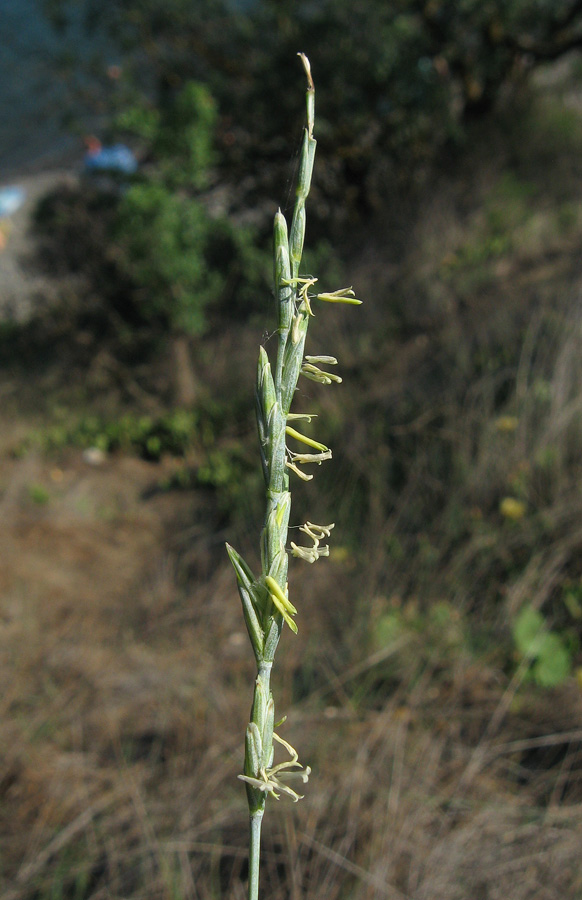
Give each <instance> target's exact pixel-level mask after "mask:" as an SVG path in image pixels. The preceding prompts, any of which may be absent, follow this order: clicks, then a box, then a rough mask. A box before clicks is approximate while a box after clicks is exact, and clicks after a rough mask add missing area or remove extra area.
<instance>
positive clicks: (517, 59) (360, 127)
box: [52, 0, 582, 214]
mask: <svg viewBox="0 0 582 900" xmlns="http://www.w3.org/2000/svg"><path fill="white" fill-rule="evenodd" d="M52 6H53V10H54V7H55V4H54V3H53V4H52ZM60 6H62V4H60ZM56 7H57V8H58V7H59V3H57V4H56ZM85 9H86V12H87V21H88V23H89V24H91V25H93V26H95V25H96V24H98V25H99V27H101V28H104V29H105V30H107V31H108V32H109V33H110V34H111V35H112V37H113V39H114V40H116V41H117V42H118V43H119V45H120V47H121V48H122V50H123V52H124V54H125V59H126V71H127V77H128V79H131V78H132V77H133V78H134V79H135V81H136V83H137V84H140V83H144V84H146V85H147V86H148V96H149V98H150V102H151V98H152V97H153V98H154V102H153V106H154V108H155V110H156V111H157V113H156V114H157V115H159V116H160V122H161V121H162V120H164V123H165V124H164V129H169V133H170V134H172V133H173V129H174V127H175V125H176V124H177V123H179V122H180V121H181V106H175V105H174V106H173V114H172V116H169V117H168V116H167V114H166V111H167V109H168V108H169V107H171V106H172V104H173V103H174V98H175V95H176V93H177V92H179V91H180V90H182V88H183V86H184V85H186V84H187V83H188V82H189V81H190V80H192V79H195V80H196V81H200V82H203V83H205V84H206V85H207V86H208V87H209V88H210V90H211V92H212V95H213V96H214V97H216V99H217V101H218V105H219V108H220V112H221V126H220V129H219V131H220V141H221V144H222V149H223V151H224V154H225V156H224V158H225V160H226V161H227V162H228V165H229V167H230V170H231V172H232V170H233V168H236V169H237V170H238V172H239V173H243V172H244V174H245V175H248V173H249V171H253V172H254V175H255V178H254V179H253V183H254V184H255V185H257V184H258V185H260V186H261V187H262V189H264V195H265V196H267V195H268V194H267V192H270V189H271V188H270V184H269V179H270V178H271V177H272V176H273V174H275V173H276V172H277V167H278V165H281V163H286V162H287V159H288V157H287V156H286V157H285V159H284V160H282V159H281V157H280V154H281V148H282V147H283V146H284V145H285V143H284V142H285V141H286V139H287V135H289V134H292V133H293V127H294V125H295V122H296V121H297V119H298V116H299V105H298V104H297V102H296V98H295V97H294V96H293V92H292V91H289V90H288V85H289V79H290V78H292V74H293V64H294V63H293V60H294V56H295V53H296V52H297V50H298V48H301V49H303V50H304V51H305V52H306V53H307V54H308V55H309V56H310V57H311V58H312V59H313V60H314V62H315V61H317V70H318V76H319V79H320V80H321V83H322V84H325V86H326V88H325V93H324V94H323V96H322V97H321V102H320V106H319V109H318V118H319V138H320V154H322V155H324V156H326V157H328V158H329V159H330V160H333V164H331V165H329V166H328V167H327V168H326V172H325V176H321V177H320V179H319V185H318V189H319V190H320V191H322V192H324V193H331V194H336V195H337V194H338V193H339V192H341V193H342V195H343V196H342V200H343V205H344V207H346V210H345V212H348V211H350V210H349V207H350V206H351V205H352V201H354V200H359V201H361V202H363V203H365V204H366V205H368V206H377V205H378V203H379V201H380V200H381V197H382V194H384V193H385V192H386V191H388V190H392V189H393V187H394V184H395V182H399V181H401V179H402V178H404V179H405V180H407V181H410V178H411V176H416V175H418V174H419V173H420V172H421V171H422V170H423V169H424V168H425V167H426V164H427V163H428V162H430V161H431V160H432V159H433V158H434V156H435V154H438V153H439V151H440V150H441V148H443V146H445V145H446V144H448V143H450V142H451V141H452V142H458V141H459V140H460V139H462V137H463V133H464V125H465V122H466V120H467V118H468V117H469V116H471V115H472V114H473V113H477V112H482V111H484V110H487V109H489V108H491V106H492V105H493V104H494V103H495V101H496V100H497V98H498V96H499V94H500V92H501V90H502V89H503V88H505V87H506V86H507V85H508V84H511V83H516V82H519V81H521V80H522V79H523V77H524V75H525V74H526V73H527V72H528V71H529V70H530V69H531V68H532V67H533V66H534V65H536V64H537V63H540V62H543V61H544V60H546V59H552V58H555V57H557V56H559V55H560V54H561V53H564V52H566V51H567V50H569V49H571V48H572V47H573V46H579V44H580V42H581V38H580V25H581V21H582V9H581V8H580V5H579V4H578V3H577V2H575V0H511V2H503V0H490V2H482V0H461V2H456V0H398V2H395V3H386V2H383V0H361V2H358V3H357V4H354V3H353V2H348V0H320V2H317V3H314V2H312V0H256V2H251V3H247V4H234V3H232V2H229V0H199V2H196V3H189V2H183V0H168V2H166V0H164V2H162V0H150V2H148V3H141V2H137V0H113V2H110V3H108V4H97V3H95V2H92V0H88V2H87V3H86V4H85ZM242 111H244V112H242ZM182 124H183V123H182ZM187 133H188V132H187V129H185V130H184V134H187ZM158 139H160V135H158ZM172 140H173V138H172ZM172 152H173V153H175V152H176V147H175V146H174V147H173V150H172ZM181 152H182V151H181ZM186 157H187V153H186ZM346 189H348V194H347V196H346V193H345V192H346ZM346 200H347V204H346ZM344 214H345V213H344Z"/></svg>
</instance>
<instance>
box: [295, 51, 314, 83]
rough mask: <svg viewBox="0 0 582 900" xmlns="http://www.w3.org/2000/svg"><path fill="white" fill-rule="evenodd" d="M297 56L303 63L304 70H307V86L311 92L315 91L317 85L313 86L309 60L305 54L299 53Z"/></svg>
mask: <svg viewBox="0 0 582 900" xmlns="http://www.w3.org/2000/svg"><path fill="white" fill-rule="evenodd" d="M297 56H299V57H300V59H301V62H302V63H303V68H304V69H305V74H306V75H307V84H308V86H309V90H310V91H314V90H315V85H314V84H313V78H312V77H311V64H310V62H309V60H308V59H307V57H306V55H305V53H298V54H297Z"/></svg>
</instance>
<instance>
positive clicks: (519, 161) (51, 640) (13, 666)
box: [0, 94, 582, 900]
mask: <svg viewBox="0 0 582 900" xmlns="http://www.w3.org/2000/svg"><path fill="white" fill-rule="evenodd" d="M556 98H557V94H552V97H551V104H553V103H554V102H556V103H557V102H558V101H557V99H556ZM566 100H567V97H566ZM547 102H548V101H547V99H546V100H544V98H543V96H542V100H541V101H540V103H541V105H539V104H538V105H537V106H534V107H533V113H532V115H533V116H534V117H536V120H537V124H536V129H535V131H534V132H531V131H530V132H528V131H526V130H525V129H526V128H527V123H524V122H523V121H522V122H521V124H520V128H521V129H522V130H521V131H519V133H518V134H517V135H516V133H515V131H512V130H511V128H509V126H507V122H506V123H505V126H504V127H503V128H502V127H501V126H499V128H500V133H499V134H497V135H496V136H495V137H494V138H492V137H491V136H489V139H488V141H489V143H482V144H481V147H480V149H476V151H475V153H474V155H473V157H472V159H471V161H470V162H469V163H467V164H466V166H465V167H464V169H463V170H462V171H460V172H458V173H456V175H455V176H454V177H451V176H447V177H443V178H442V180H441V181H439V183H438V184H437V185H435V186H433V188H432V190H431V198H430V202H427V203H426V204H425V205H424V209H423V215H422V216H420V217H419V218H418V219H417V220H415V222H414V223H412V224H411V225H410V226H407V228H406V233H405V234H404V233H401V234H400V240H401V245H400V247H396V249H394V247H395V244H394V241H395V240H397V239H398V238H399V234H398V227H395V228H394V229H393V231H391V232H390V233H389V234H388V233H387V234H382V233H379V234H377V235H376V238H375V240H374V241H373V242H370V243H369V244H368V245H367V249H366V250H365V252H363V254H362V256H361V258H360V259H359V260H358V261H357V262H354V263H352V270H351V272H350V280H352V279H353V281H354V283H355V284H357V285H358V289H359V291H358V292H359V293H360V294H362V295H363V296H365V297H366V299H367V301H368V302H367V305H366V307H363V308H362V316H361V319H360V320H359V322H358V324H357V325H356V326H354V324H353V323H354V315H355V314H354V313H350V315H347V314H346V315H338V316H337V317H334V316H333V314H328V313H327V311H322V312H321V314H319V313H318V317H317V320H316V322H315V329H314V335H313V346H314V348H315V349H316V350H321V352H331V350H332V348H333V351H334V352H337V355H338V357H339V358H340V360H341V362H342V369H343V371H342V374H344V375H345V376H346V380H345V383H344V385H342V387H341V391H339V390H338V392H336V393H332V392H331V391H330V392H328V393H327V394H326V395H325V396H323V397H322V398H321V399H319V398H316V399H315V398H314V402H317V403H318V404H319V405H320V412H321V414H322V418H323V419H324V421H325V423H326V424H325V426H322V428H323V427H325V428H328V433H329V432H331V433H333V434H334V439H333V440H331V443H332V445H333V446H334V452H335V455H336V461H335V462H334V463H333V466H335V468H334V469H333V470H332V474H331V476H329V475H326V474H325V473H323V472H322V473H321V476H320V479H319V481H320V486H321V487H320V490H319V491H318V490H317V489H316V490H315V491H314V490H313V489H312V488H311V487H308V488H305V489H303V488H299V489H298V490H297V500H296V509H297V513H296V515H297V518H298V519H299V518H300V513H299V510H303V509H309V510H310V514H312V515H313V517H314V518H315V520H316V521H319V520H321V521H327V520H328V519H329V518H335V520H336V522H337V523H338V524H337V527H336V532H337V535H336V534H335V533H334V537H335V544H336V552H335V555H333V554H332V557H331V559H330V560H329V563H327V564H326V563H325V562H323V563H320V564H318V565H317V566H315V567H313V568H311V567H308V566H305V565H301V563H296V564H295V565H294V566H293V569H292V573H291V579H292V584H293V588H292V590H293V594H294V597H296V598H297V606H298V608H299V617H298V619H299V635H298V637H297V638H294V637H293V635H291V634H290V633H289V632H287V633H286V634H285V636H284V638H283V643H282V646H281V650H280V653H279V656H278V660H277V670H276V673H275V684H274V690H275V696H276V702H277V706H278V711H279V712H280V713H281V714H284V713H287V715H288V722H287V723H286V725H285V726H284V727H283V734H284V736H285V737H287V738H288V739H289V740H290V741H291V742H292V743H293V744H294V745H295V746H297V747H298V749H299V750H300V754H301V758H302V760H303V761H305V762H306V763H309V764H310V765H311V766H312V768H313V777H312V780H311V781H310V783H309V785H308V787H307V789H306V799H305V800H304V801H302V803H300V804H298V805H297V806H292V805H290V804H286V803H285V801H284V800H282V801H280V803H275V802H270V804H269V809H268V816H267V819H266V822H265V839H264V853H263V875H262V878H263V891H264V896H265V897H270V898H272V900H276V898H280V900H283V898H285V900H287V898H288V900H299V898H300V897H301V898H305V900H310V898H318V900H321V898H326V900H347V898H350V900H376V898H378V900H379V898H384V897H387V898H396V900H398V898H405V897H407V898H414V900H441V898H442V900H445V898H446V900H457V898H458V900H497V898H505V897H511V898H512V900H545V898H547V900H558V898H560V900H561V898H572V900H575V898H579V897H580V896H582V858H581V855H580V846H581V842H582V750H581V747H582V694H581V690H580V683H579V680H578V679H577V678H576V677H575V675H572V676H571V677H569V678H567V679H566V680H565V682H564V683H563V684H562V685H560V686H559V687H556V688H554V689H552V690H548V689H542V688H539V687H536V686H535V685H534V684H532V682H531V681H528V680H527V678H526V676H527V668H528V667H527V665H526V664H525V663H523V662H521V663H520V661H519V659H518V658H517V657H516V654H515V651H514V648H513V644H512V639H511V623H512V621H513V619H514V617H515V615H516V614H517V612H518V611H519V609H520V608H521V607H522V606H523V605H524V603H526V602H528V603H531V604H532V605H534V606H535V607H536V608H539V609H541V610H543V611H544V614H545V615H546V616H547V617H548V621H549V622H550V624H551V625H554V623H557V624H558V625H559V624H560V622H562V619H563V617H564V613H563V603H562V602H561V597H562V594H563V590H564V585H567V584H577V583H578V582H579V580H580V578H581V576H582V566H581V563H580V558H581V557H580V551H581V550H582V526H581V522H582V494H581V492H580V484H581V481H580V478H581V475H582V466H581V465H580V438H581V427H582V425H581V422H582V418H581V414H582V401H581V399H580V398H581V396H582V393H581V392H582V368H581V364H580V360H581V359H582V353H581V351H582V329H581V323H582V317H581V313H580V297H581V295H582V266H581V265H580V260H579V247H580V243H581V240H582V217H581V216H580V213H579V209H580V200H581V199H582V169H581V166H580V162H579V159H580V156H579V152H578V151H579V150H580V149H582V132H581V130H580V129H581V128H582V125H581V124H580V121H579V120H578V119H577V118H576V116H574V117H572V115H570V112H569V111H568V107H567V105H566V106H562V107H561V108H562V109H563V118H562V120H560V121H561V123H562V124H561V128H562V131H561V132H559V133H557V134H556V128H557V124H556V119H555V118H554V119H552V118H551V115H550V113H552V115H553V111H552V109H553V108H552V109H550V110H549V111H548V107H547V106H544V103H546V104H547ZM564 102H565V101H564ZM564 110H565V111H564ZM544 116H545V118H544ZM544 123H545V124H544ZM544 127H545V131H544ZM504 129H505V130H504ZM535 135H538V138H537V140H538V144H537V145H536V143H535V139H534V137H535ZM502 141H503V142H504V143H502ZM494 143H496V147H495V149H493V146H492V145H493V144H494ZM544 154H545V155H544ZM529 184H533V185H534V190H533V193H532V192H531V190H530V189H529V188H528V187H527V185H529ZM524 185H525V187H524ZM469 189H470V192H471V193H470V196H469V195H468V191H469ZM560 223H562V224H560ZM379 231H380V232H381V229H380V230H379ZM398 256H400V257H401V258H400V259H398V258H397V257H398ZM324 313H325V324H324V323H323V322H322V321H321V320H323V318H324ZM259 337H260V335H258V334H257V333H256V329H255V328H254V327H245V329H244V330H243V332H242V334H241V331H240V330H239V331H238V332H237V334H236V335H235V334H231V333H230V332H228V331H226V333H224V334H223V335H222V337H221V338H220V339H216V341H215V342H214V343H213V344H212V345H211V346H209V347H207V348H206V349H205V351H203V353H205V354H206V356H203V358H202V359H201V360H200V372H201V377H202V380H203V382H204V383H205V384H206V385H207V386H208V389H209V392H210V393H212V394H213V395H215V396H218V397H220V396H223V397H227V396H230V395H231V394H232V393H233V391H235V390H236V383H237V381H239V380H242V381H243V382H244V384H243V386H242V390H243V391H246V390H247V388H248V400H249V404H248V405H249V415H248V416H245V417H243V420H242V421H240V422H235V424H234V425H231V426H227V427H226V428H225V429H224V431H223V432H222V433H220V434H219V435H218V436H217V438H216V440H217V442H218V444H219V445H220V446H221V447H222V448H223V449H224V451H225V453H226V454H227V455H228V450H229V447H232V446H234V445H237V444H241V443H242V444H244V445H245V446H246V445H247V444H248V443H249V440H251V441H252V433H253V425H252V421H251V405H252V397H251V393H250V391H251V388H252V374H253V369H254V362H253V360H254V355H255V352H256V345H257V340H258V338H259ZM217 360H220V361H221V363H220V364H217V363H216V361H217ZM226 361H228V364H227V362H226ZM235 362H236V365H235ZM55 366H56V364H55V363H54V362H53V363H52V364H51V367H50V372H49V373H48V375H47V372H46V371H45V372H44V374H43V375H42V376H39V378H42V379H45V381H42V380H40V381H39V382H38V391H39V394H41V393H45V394H46V392H47V389H46V384H54V383H55V377H56V376H55V374H54V372H55ZM57 368H58V366H57ZM242 371H244V372H245V374H244V375H241V372H242ZM247 372H248V378H247V374H246V373H247ZM90 374H91V373H89V375H90ZM34 377H36V376H34ZM34 377H33V376H31V375H30V374H27V375H26V376H25V375H22V374H21V375H18V374H16V375H15V374H14V371H11V372H5V373H4V375H3V376H2V378H3V393H4V395H5V396H6V397H7V398H8V399H7V401H6V402H5V404H4V409H3V412H2V413H1V414H0V416H1V429H0V431H1V434H2V442H1V443H2V447H1V451H2V452H1V456H0V484H1V486H2V497H1V501H0V502H1V509H2V524H1V525H0V560H1V562H0V596H1V619H0V672H1V683H2V685H3V691H2V698H1V705H2V715H1V716H0V748H1V749H0V765H1V768H0V834H1V839H0V847H1V866H2V888H1V895H2V897H3V898H6V900H37V898H38V900H48V898H51V900H57V898H59V900H60V898H71V900H73V898H75V900H77V898H78V900H84V898H91V900H98V898H144V900H154V898H164V900H166V898H167V900H174V898H184V900H186V898H188V900H211V898H212V900H215V898H216V900H218V898H233V900H239V898H243V897H244V895H245V889H244V884H245V874H246V862H245V855H246V842H247V840H246V838H247V836H246V828H247V825H246V803H245V800H244V792H243V791H242V790H241V787H240V783H239V782H237V780H236V775H237V773H238V772H239V770H240V766H241V758H242V737H243V734H244V728H245V724H246V721H247V716H248V710H247V706H248V703H249V698H250V684H251V681H252V678H253V675H254V670H253V664H252V658H251V652H250V650H249V647H248V641H247V637H246V635H245V634H244V629H243V623H242V616H241V614H240V610H239V608H238V601H237V597H236V590H235V586H234V583H233V576H232V572H231V571H230V570H229V567H228V564H227V562H226V559H225V554H224V550H223V543H224V540H225V539H228V540H229V541H232V542H233V543H234V544H235V545H236V546H237V548H238V549H240V550H241V552H242V553H243V554H244V555H245V557H246V556H247V555H249V556H250V557H251V558H252V557H253V553H255V552H256V542H257V541H256V535H257V529H258V527H259V524H260V520H259V516H258V514H257V512H256V509H255V507H254V505H253V504H252V503H251V504H249V506H248V508H245V507H244V505H243V506H241V508H240V509H239V510H238V512H237V515H236V516H235V517H234V518H232V517H227V516H225V514H224V511H223V509H222V507H221V505H220V496H219V495H218V494H217V493H216V492H213V491H212V490H211V489H210V488H206V489H202V488H200V487H198V488H196V489H194V490H189V491H185V492H183V493H176V492H161V491H158V490H155V488H156V486H157V485H159V483H160V481H161V480H162V479H163V477H164V475H167V474H169V473H171V472H172V471H174V470H175V467H176V463H175V461H172V460H171V459H163V460H162V462H160V463H151V462H145V461H143V460H139V459H136V458H133V457H131V456H127V455H123V454H117V455H116V454H113V455H110V456H109V457H108V458H107V459H106V461H105V462H104V463H103V464H102V465H100V466H95V467H93V466H90V465H89V464H88V463H87V462H85V461H84V459H83V457H82V454H81V451H77V450H74V449H71V448H67V447H65V448H63V449H60V450H58V451H55V452H53V453H51V454H47V453H44V452H40V451H38V452H36V453H31V452H29V453H28V454H25V455H19V454H16V455H15V454H14V452H13V451H14V448H16V447H18V446H19V445H20V442H21V440H22V438H23V436H24V435H26V434H27V433H29V432H30V431H31V430H36V431H38V430H39V429H42V427H44V424H46V421H47V418H48V413H47V409H48V407H47V405H46V403H44V402H42V403H41V402H40V400H39V401H38V403H37V408H36V410H35V408H34V407H35V404H34V400H33V399H31V397H32V398H33V397H34V392H35V391H34V384H35V382H34ZM87 377H89V376H87ZM47 378H48V379H49V380H48V381H46V379H47ZM51 378H52V379H53V381H50V379H51ZM31 379H32V381H33V384H32V387H31ZM56 380H57V381H58V377H56ZM105 383H107V379H105ZM350 385H351V386H350ZM109 387H110V388H111V390H113V388H112V387H111V385H109ZM239 390H241V389H240V388H239ZM49 393H50V391H49ZM21 395H22V396H26V398H27V408H28V407H30V409H31V411H30V412H27V413H26V414H25V413H24V412H23V411H22V405H21V404H20V403H19V396H21ZM312 396H314V395H312ZM504 416H505V417H506V422H507V421H508V417H512V419H511V421H512V423H513V424H512V425H511V427H510V428H508V429H507V430H504V429H503V427H501V428H500V427H499V422H500V421H501V419H502V417H504ZM31 417H32V418H31ZM207 450H208V448H206V451H205V450H204V447H201V446H199V447H198V448H197V449H196V450H193V451H192V454H193V455H192V459H190V460H189V462H190V463H191V464H192V466H193V467H194V468H196V466H199V465H200V464H201V463H202V462H203V458H202V457H203V454H204V453H205V452H207ZM200 454H202V455H200ZM403 460H404V461H408V462H407V464H406V465H405V464H404V463H403ZM257 465H258V457H257ZM326 479H327V480H326ZM249 484H251V485H252V484H253V483H252V481H251V482H249ZM338 485H340V486H341V490H340V489H339V488H338ZM506 496H512V497H514V498H517V499H520V500H521V502H522V503H523V504H524V508H525V513H524V514H523V515H522V517H521V518H518V520H516V521H507V520H504V518H503V516H502V515H501V514H500V512H499V503H500V501H501V500H502V499H503V498H504V497H506ZM560 617H562V619H561V618H560ZM575 625H576V626H577V627H578V629H579V623H575ZM574 663H575V665H579V664H580V657H579V655H578V656H577V657H576V658H575V660H574Z"/></svg>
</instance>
